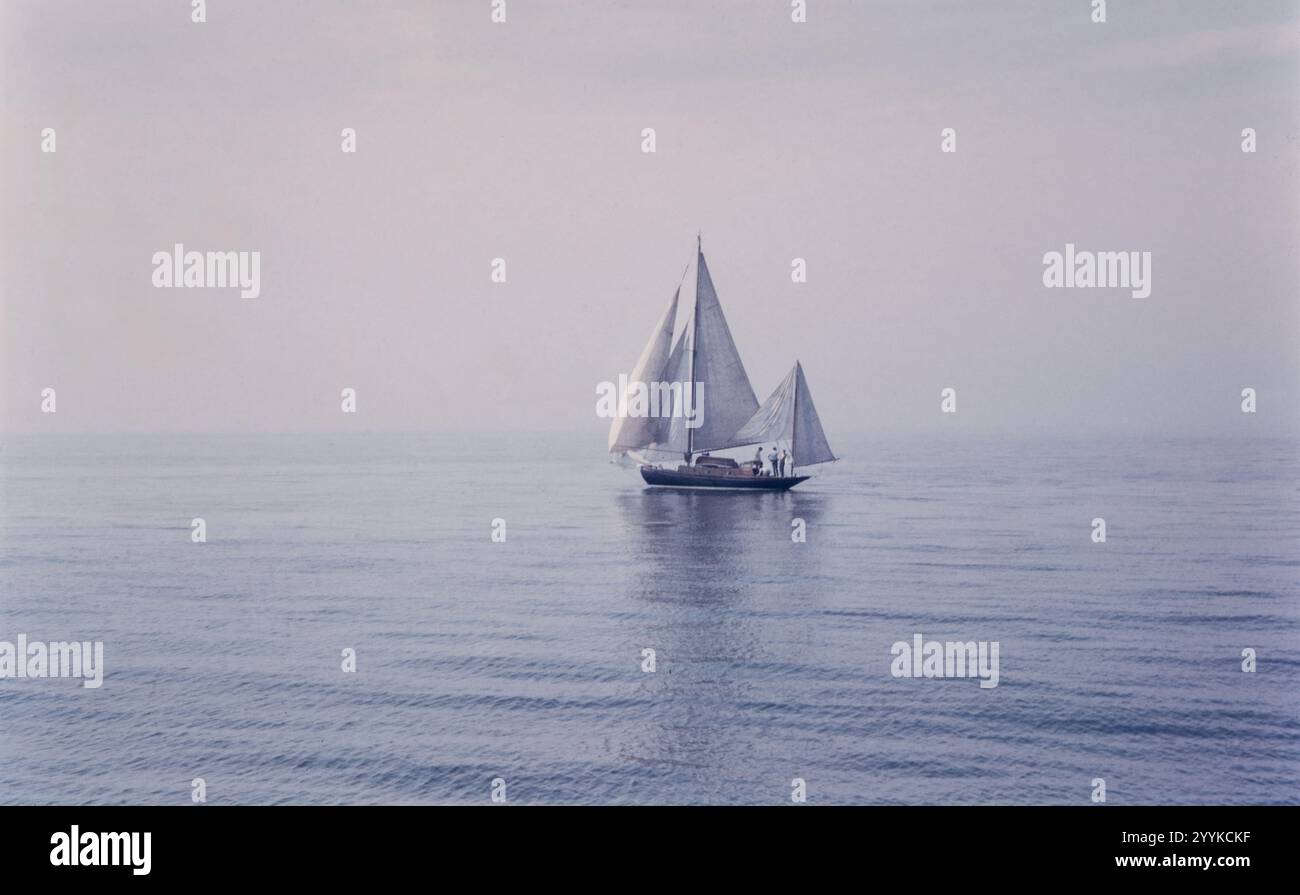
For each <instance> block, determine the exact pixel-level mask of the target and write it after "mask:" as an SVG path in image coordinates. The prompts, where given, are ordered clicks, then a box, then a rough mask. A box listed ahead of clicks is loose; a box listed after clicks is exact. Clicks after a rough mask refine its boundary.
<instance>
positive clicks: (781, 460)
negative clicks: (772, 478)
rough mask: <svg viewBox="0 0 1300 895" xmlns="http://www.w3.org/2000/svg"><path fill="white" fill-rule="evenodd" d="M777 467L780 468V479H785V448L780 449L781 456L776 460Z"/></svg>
mask: <svg viewBox="0 0 1300 895" xmlns="http://www.w3.org/2000/svg"><path fill="white" fill-rule="evenodd" d="M777 465H778V466H779V467H780V468H781V477H782V478H784V477H785V448H781V456H780V457H779V458H778V462H777Z"/></svg>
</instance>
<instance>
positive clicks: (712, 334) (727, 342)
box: [674, 251, 758, 452]
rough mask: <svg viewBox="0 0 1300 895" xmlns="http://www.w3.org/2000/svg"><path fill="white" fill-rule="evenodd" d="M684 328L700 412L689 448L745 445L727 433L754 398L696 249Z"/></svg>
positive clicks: (742, 420) (748, 411)
mask: <svg viewBox="0 0 1300 895" xmlns="http://www.w3.org/2000/svg"><path fill="white" fill-rule="evenodd" d="M689 332H690V333H691V341H690V343H689V344H690V347H691V348H692V349H694V369H693V373H694V375H693V381H694V382H695V383H696V389H697V390H698V397H699V400H698V402H696V403H697V406H698V408H699V412H700V420H699V426H698V427H697V428H696V429H695V430H694V431H693V433H690V434H691V440H690V441H691V449H692V450H694V451H696V452H699V451H715V450H720V449H722V448H727V447H733V446H735V445H738V444H744V442H738V441H736V440H734V439H733V437H732V436H733V435H734V434H735V433H736V430H737V429H739V428H740V427H741V426H742V425H744V423H745V421H746V420H748V419H749V418H750V417H751V416H752V415H753V414H754V411H755V410H757V409H758V398H756V397H755V396H754V387H753V386H752V385H750V384H749V376H748V375H747V374H746V373H745V365H744V364H743V363H742V362H741V360H740V353H739V352H738V351H737V350H736V343H735V342H734V341H733V340H732V338H731V328H730V327H729V326H727V318H726V316H724V315H723V313H722V305H721V304H719V303H718V293H717V292H716V291H715V290H714V288H713V278H712V277H711V276H709V266H708V264H707V263H705V261H704V253H703V252H702V251H697V252H696V271H695V314H694V322H693V326H692V327H691V329H690V330H689ZM676 428H677V427H676V426H674V429H676Z"/></svg>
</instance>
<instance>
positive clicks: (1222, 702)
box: [0, 435, 1300, 805]
mask: <svg viewBox="0 0 1300 895" xmlns="http://www.w3.org/2000/svg"><path fill="white" fill-rule="evenodd" d="M2 441H3V452H2V453H0V500H2V501H3V504H2V508H0V640H9V641H13V640H14V639H15V638H16V636H17V634H19V633H25V634H26V635H27V636H28V638H29V639H31V640H47V641H48V640H69V639H78V640H99V641H103V643H104V651H105V659H104V662H105V666H106V671H105V677H104V684H103V686H102V687H101V688H100V689H98V690H93V689H86V688H83V687H81V686H80V682H78V681H73V680H66V679H62V680H50V679H43V680H42V679H37V680H32V679H26V680H16V679H7V680H0V801H3V802H7V803H24V804H38V803H162V804H189V803H190V800H191V788H192V781H194V779H195V778H202V779H203V781H204V783H205V787H206V796H207V800H208V802H209V803H210V804H214V803H215V804H229V803H457V804H478V803H485V802H487V801H488V800H489V798H490V795H491V785H492V781H493V780H494V779H495V778H501V779H502V780H504V781H505V785H506V789H505V792H506V798H507V800H508V802H510V803H514V804H542V803H562V804H589V803H601V804H604V803H619V804H623V803H631V804H650V803H710V804H731V803H743V804H790V803H791V791H792V780H794V779H795V778H802V779H803V780H805V781H806V787H807V799H808V802H809V803H812V804H818V803H820V804H829V803H927V804H935V803H945V804H946V803H961V804H989V803H996V804H1020V803H1033V804H1041V803H1053V804H1056V803H1060V804H1078V805H1085V804H1088V803H1089V802H1090V800H1091V796H1092V793H1093V792H1094V785H1093V780H1094V779H1095V778H1102V779H1104V780H1105V786H1106V799H1107V801H1108V802H1110V803H1116V804H1133V803H1188V804H1191V803H1277V802H1288V803H1295V802H1297V801H1298V800H1300V599H1298V597H1300V588H1298V587H1297V573H1298V572H1300V494H1298V493H1297V483H1298V482H1300V445H1298V444H1297V443H1296V442H1294V441H1289V440H1268V439H1254V438H1249V437H1241V438H1228V439H1217V440H1216V439H1185V440H1178V439H1142V438H1137V439H1123V438H1102V439H1087V438H1073V439H1068V438H1057V439H1051V438H994V437H980V438H974V437H966V436H960V437H959V436H955V435H945V436H943V437H934V438H921V437H908V438H904V437H898V438H885V437H874V438H873V437H859V438H853V437H847V438H846V437H840V438H837V439H836V440H835V447H836V449H837V452H839V453H840V454H842V455H843V457H844V459H843V460H842V461H841V462H839V463H837V464H834V465H833V466H831V467H830V468H829V469H827V470H826V472H825V474H824V475H823V476H821V477H820V478H818V479H815V480H813V481H809V482H806V483H805V484H803V485H802V486H800V487H799V488H797V489H796V490H794V491H791V492H789V493H786V494H744V493H726V494H710V493H704V492H685V493H674V492H653V491H646V490H644V489H643V487H642V485H641V481H640V478H639V477H638V476H637V475H636V473H635V472H634V471H633V470H630V469H624V468H620V467H618V466H616V465H612V464H609V463H608V462H606V461H605V459H604V457H603V456H602V454H601V453H600V447H601V445H600V444H599V443H595V444H593V442H592V441H591V440H590V439H578V438H575V437H571V436H567V435H565V436H549V437H547V436H529V435H520V436H518V437H516V438H513V439H507V440H500V439H498V440H488V439H484V441H483V443H477V444H476V443H474V442H473V441H472V440H470V441H466V440H465V439H464V438H455V439H453V438H451V437H440V436H414V435H411V436H397V435H370V436H364V435H356V436H351V435H350V436H345V437H339V436H304V435H283V436H269V435H268V436H256V437H254V436H148V437H144V436H108V437H105V436H97V437H94V438H91V437H74V436H69V435H59V436H27V437H7V438H4V439H2ZM194 517H202V518H203V519H204V520H206V525H207V542H206V543H202V544H196V543H193V542H192V540H191V520H192V519H193V518H194ZM1094 517H1103V518H1104V519H1105V521H1106V527H1107V532H1106V533H1107V539H1106V542H1105V543H1094V542H1093V541H1092V537H1091V534H1092V530H1093V529H1092V525H1091V523H1092V520H1093V518H1094ZM796 518H798V519H802V520H804V523H805V525H806V532H807V540H806V542H804V543H796V542H794V541H792V539H791V533H792V531H793V529H792V526H791V522H792V520H794V519H796ZM494 519H502V520H504V522H505V532H506V538H505V541H504V542H494V541H493V540H492V538H491V533H492V530H493V520H494ZM916 633H921V634H923V636H924V638H925V639H926V640H931V639H933V640H939V641H948V640H955V641H957V640H959V641H997V642H998V643H999V645H1000V650H999V683H998V686H996V687H994V688H985V689H982V688H980V687H979V685H978V681H977V680H975V679H969V678H968V679H902V678H896V677H894V676H893V675H892V674H891V670H890V669H891V662H892V660H893V656H892V655H891V646H892V645H893V644H894V643H895V642H896V641H909V642H910V641H911V639H912V637H913V635H914V634H916ZM1247 648H1250V649H1253V650H1255V651H1256V654H1257V657H1258V658H1257V662H1258V666H1257V669H1258V670H1257V671H1256V672H1254V673H1246V672H1243V670H1242V661H1243V660H1242V651H1243V649H1247ZM344 649H353V650H355V651H356V671H355V673H346V672H344V671H343V670H342V663H343V652H342V651H343V650H344ZM646 649H653V650H654V651H655V671H654V672H653V673H647V672H645V671H643V670H642V662H643V659H642V656H643V652H642V651H643V650H646Z"/></svg>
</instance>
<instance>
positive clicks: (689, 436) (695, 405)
mask: <svg viewBox="0 0 1300 895" xmlns="http://www.w3.org/2000/svg"><path fill="white" fill-rule="evenodd" d="M703 258H704V249H703V248H702V247H701V234H699V233H697V234H695V310H694V311H692V312H691V379H690V383H691V412H692V414H695V415H697V416H698V414H699V412H700V395H699V392H697V391H696V389H695V334H696V332H698V330H699V328H700V261H701V260H702V259H703ZM694 422H695V423H696V425H698V424H699V420H698V419H697V420H694ZM694 453H695V428H694V427H693V426H687V427H686V465H687V466H690V465H691V456H692V455H693V454H694Z"/></svg>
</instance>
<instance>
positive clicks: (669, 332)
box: [609, 286, 682, 452]
mask: <svg viewBox="0 0 1300 895" xmlns="http://www.w3.org/2000/svg"><path fill="white" fill-rule="evenodd" d="M681 292H682V287H681V286H678V287H677V291H676V292H674V293H673V300H672V303H671V304H669V305H668V310H667V311H665V312H664V315H663V317H662V318H660V320H659V323H658V325H657V326H655V329H654V332H653V333H651V334H650V341H649V342H647V343H646V346H645V350H644V351H642V352H641V358H640V360H638V361H637V362H636V366H635V367H634V368H633V369H632V375H631V377H629V380H628V381H629V382H643V383H646V384H647V385H648V384H649V383H652V382H661V381H667V380H666V377H665V376H664V372H665V368H666V367H667V366H668V358H669V355H668V348H669V346H671V345H672V341H673V321H675V320H676V319H677V299H678V297H679V296H680V295H681ZM619 409H620V410H621V411H622V410H626V408H619ZM660 422H662V421H661V420H659V419H657V418H655V417H649V416H628V415H627V414H626V413H620V415H618V416H616V417H614V422H613V424H612V425H611V426H610V427H609V450H610V451H611V452H617V451H631V450H636V449H638V448H643V447H645V446H646V445H648V444H650V443H651V442H653V441H655V440H656V438H657V437H658V434H659V428H660V426H659V423H660Z"/></svg>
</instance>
